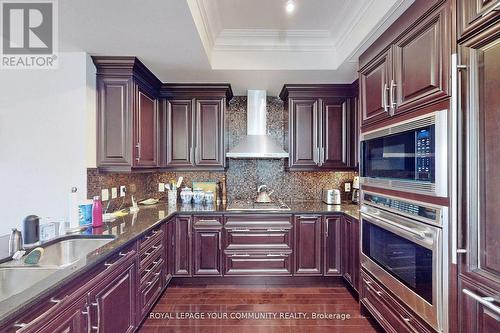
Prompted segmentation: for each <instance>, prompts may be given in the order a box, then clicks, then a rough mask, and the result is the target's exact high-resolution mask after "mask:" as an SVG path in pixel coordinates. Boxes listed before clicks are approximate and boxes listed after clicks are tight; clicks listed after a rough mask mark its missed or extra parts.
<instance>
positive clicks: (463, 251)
mask: <svg viewBox="0 0 500 333" xmlns="http://www.w3.org/2000/svg"><path fill="white" fill-rule="evenodd" d="M457 253H460V254H462V253H467V250H466V249H457Z"/></svg>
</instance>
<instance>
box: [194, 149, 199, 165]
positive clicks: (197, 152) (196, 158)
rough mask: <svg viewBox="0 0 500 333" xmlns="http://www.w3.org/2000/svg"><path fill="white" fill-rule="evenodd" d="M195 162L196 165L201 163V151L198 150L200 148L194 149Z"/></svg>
mask: <svg viewBox="0 0 500 333" xmlns="http://www.w3.org/2000/svg"><path fill="white" fill-rule="evenodd" d="M194 161H195V163H196V164H198V163H200V150H199V149H198V146H196V147H195V148H194Z"/></svg>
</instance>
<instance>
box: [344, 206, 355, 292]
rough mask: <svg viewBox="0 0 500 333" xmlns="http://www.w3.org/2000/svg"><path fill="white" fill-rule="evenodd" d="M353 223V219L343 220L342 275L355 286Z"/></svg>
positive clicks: (346, 218) (345, 218)
mask: <svg viewBox="0 0 500 333" xmlns="http://www.w3.org/2000/svg"><path fill="white" fill-rule="evenodd" d="M352 248H353V244H352V223H351V219H350V218H348V217H346V216H344V217H343V218H342V275H343V276H344V279H345V280H346V281H347V282H349V284H351V285H352V284H353V283H352V281H353V278H352V277H353V258H352V256H353V253H352Z"/></svg>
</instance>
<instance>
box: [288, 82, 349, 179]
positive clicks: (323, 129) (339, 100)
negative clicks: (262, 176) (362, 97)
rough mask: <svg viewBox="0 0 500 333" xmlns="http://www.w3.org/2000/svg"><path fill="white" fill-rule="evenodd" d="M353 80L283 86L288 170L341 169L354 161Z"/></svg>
mask: <svg viewBox="0 0 500 333" xmlns="http://www.w3.org/2000/svg"><path fill="white" fill-rule="evenodd" d="M357 92H358V89H357V83H356V84H353V85H349V84H332V85H329V84H325V85H285V86H284V87H283V89H282V91H281V93H280V98H281V99H282V100H283V101H285V108H286V109H287V111H288V112H287V113H288V117H285V120H286V121H287V122H288V123H287V124H286V125H285V130H286V131H287V137H288V147H289V152H290V157H289V159H288V168H289V169H290V170H312V171H314V170H343V169H350V168H354V167H355V166H356V164H357V162H356V160H357V158H356V155H357V148H356V147H355V146H357V144H356V142H355V140H352V136H353V135H356V131H355V130H354V128H353V124H355V123H356V121H357V103H355V102H354V100H356V99H357Z"/></svg>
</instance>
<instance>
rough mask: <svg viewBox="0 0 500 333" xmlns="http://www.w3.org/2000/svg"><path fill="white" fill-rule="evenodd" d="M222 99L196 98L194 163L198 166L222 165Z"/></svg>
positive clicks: (223, 150) (223, 163)
mask: <svg viewBox="0 0 500 333" xmlns="http://www.w3.org/2000/svg"><path fill="white" fill-rule="evenodd" d="M224 135H225V134H224V100H223V99H198V100H196V147H195V151H194V160H195V164H196V165H197V166H198V167H224V166H225V159H226V156H225V144H224Z"/></svg>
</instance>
